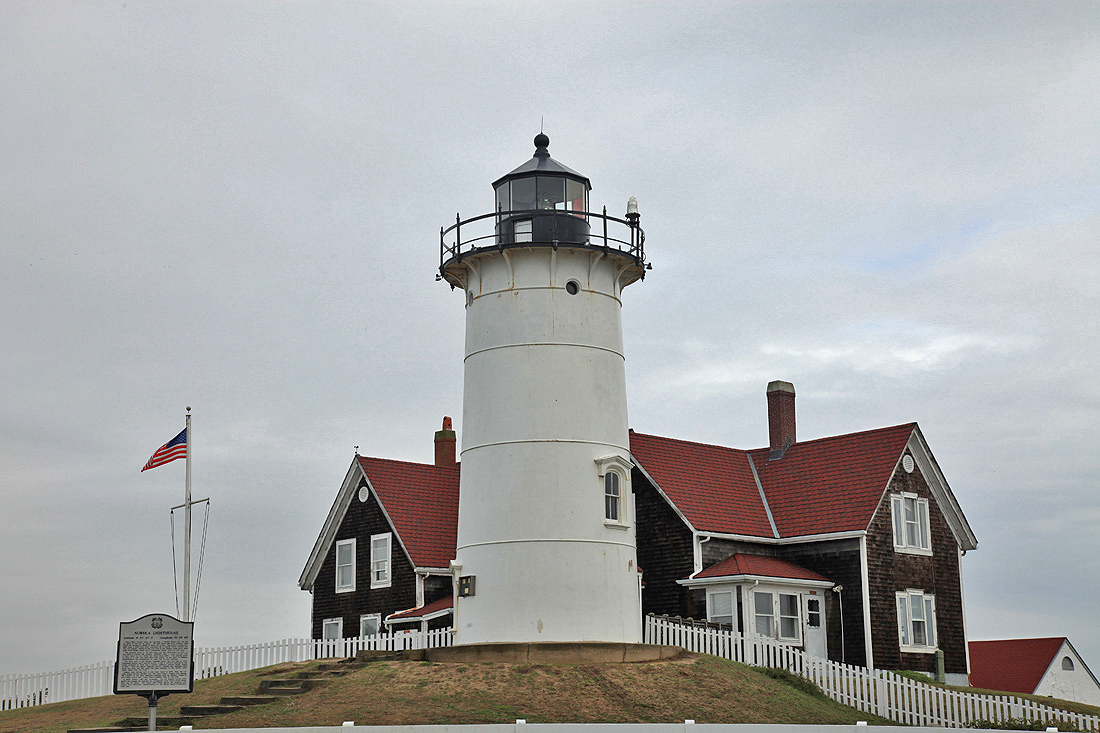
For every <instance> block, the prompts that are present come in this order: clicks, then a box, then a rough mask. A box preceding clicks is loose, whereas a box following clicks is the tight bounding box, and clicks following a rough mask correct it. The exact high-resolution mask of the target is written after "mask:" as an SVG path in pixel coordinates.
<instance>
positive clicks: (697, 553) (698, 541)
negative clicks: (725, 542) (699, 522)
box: [691, 534, 711, 577]
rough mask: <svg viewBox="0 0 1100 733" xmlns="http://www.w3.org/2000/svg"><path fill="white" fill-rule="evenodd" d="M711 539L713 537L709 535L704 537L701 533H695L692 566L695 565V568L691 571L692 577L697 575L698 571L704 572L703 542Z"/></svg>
mask: <svg viewBox="0 0 1100 733" xmlns="http://www.w3.org/2000/svg"><path fill="white" fill-rule="evenodd" d="M710 540H711V538H710V537H709V536H708V537H704V536H703V535H701V534H696V535H695V544H694V547H693V549H694V553H693V554H694V557H693V558H692V566H693V570H692V572H691V576H692V577H695V574H696V573H699V572H702V570H703V543H704V542H710Z"/></svg>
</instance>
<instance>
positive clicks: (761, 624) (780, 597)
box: [752, 590, 802, 641]
mask: <svg viewBox="0 0 1100 733" xmlns="http://www.w3.org/2000/svg"><path fill="white" fill-rule="evenodd" d="M752 604H753V628H754V629H755V630H756V633H757V635H759V636H767V637H770V638H773V639H779V640H780V641H799V640H800V639H801V638H802V624H801V622H800V619H799V612H798V594H797V593H783V592H775V593H773V592H771V591H760V590H758V591H753V594H752Z"/></svg>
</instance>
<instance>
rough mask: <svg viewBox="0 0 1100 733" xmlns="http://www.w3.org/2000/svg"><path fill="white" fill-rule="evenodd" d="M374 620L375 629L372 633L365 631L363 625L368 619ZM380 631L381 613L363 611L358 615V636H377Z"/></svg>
mask: <svg viewBox="0 0 1100 733" xmlns="http://www.w3.org/2000/svg"><path fill="white" fill-rule="evenodd" d="M372 620H373V621H374V628H375V629H376V631H375V632H374V633H373V634H367V633H365V631H364V629H363V625H364V624H366V623H367V622H368V621H372ZM381 633H382V614H380V613H364V614H362V615H360V616H359V636H360V637H364V636H378V635H379V634H381Z"/></svg>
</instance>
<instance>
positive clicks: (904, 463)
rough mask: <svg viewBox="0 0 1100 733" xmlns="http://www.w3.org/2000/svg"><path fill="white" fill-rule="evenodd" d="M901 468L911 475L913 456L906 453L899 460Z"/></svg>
mask: <svg viewBox="0 0 1100 733" xmlns="http://www.w3.org/2000/svg"><path fill="white" fill-rule="evenodd" d="M901 467H902V468H903V469H905V472H906V473H913V456H911V455H909V454H908V453H906V454H905V457H904V458H902V459H901Z"/></svg>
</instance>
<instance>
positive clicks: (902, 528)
mask: <svg viewBox="0 0 1100 733" xmlns="http://www.w3.org/2000/svg"><path fill="white" fill-rule="evenodd" d="M910 508H911V509H912V517H911V518H910V516H909V514H908V510H909V509H910ZM890 519H891V524H892V529H893V533H894V552H903V553H906V554H910V555H929V556H930V555H931V554H932V522H931V514H930V513H929V509H928V499H924V498H921V497H919V496H917V495H916V494H912V493H909V492H908V491H905V492H902V493H900V494H891V495H890Z"/></svg>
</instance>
